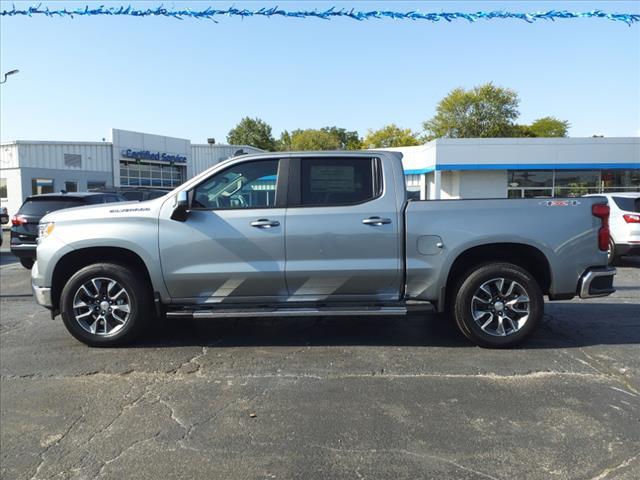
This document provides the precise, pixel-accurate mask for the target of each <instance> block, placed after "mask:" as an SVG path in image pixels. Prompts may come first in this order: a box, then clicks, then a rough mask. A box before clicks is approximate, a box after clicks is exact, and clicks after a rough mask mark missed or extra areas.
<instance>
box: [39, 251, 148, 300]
mask: <svg viewBox="0 0 640 480" xmlns="http://www.w3.org/2000/svg"><path fill="white" fill-rule="evenodd" d="M95 263H117V264H120V265H125V266H128V267H131V268H132V269H134V271H136V272H139V273H141V274H142V275H143V277H144V280H145V281H146V282H147V284H148V285H149V287H150V288H151V289H152V290H155V288H154V285H153V282H152V281H151V275H150V274H149V269H148V268H147V265H146V264H145V262H144V260H143V259H142V258H141V257H140V255H138V254H137V253H135V252H134V251H132V250H128V249H126V248H122V247H87V248H80V249H77V250H72V251H70V252H69V253H67V254H65V255H64V256H63V257H61V258H60V260H58V262H57V263H56V266H55V268H54V270H53V276H52V281H51V302H52V306H53V311H54V312H56V311H59V309H60V296H61V295H62V290H63V289H64V286H65V285H66V283H67V281H68V280H69V279H70V278H71V277H72V276H73V274H74V273H76V272H77V271H78V270H80V269H81V268H84V267H86V266H88V265H92V264H95Z"/></svg>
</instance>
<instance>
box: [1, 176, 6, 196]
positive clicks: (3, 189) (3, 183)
mask: <svg viewBox="0 0 640 480" xmlns="http://www.w3.org/2000/svg"><path fill="white" fill-rule="evenodd" d="M0 198H1V199H3V200H6V199H7V179H6V178H0Z"/></svg>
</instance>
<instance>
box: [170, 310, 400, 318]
mask: <svg viewBox="0 0 640 480" xmlns="http://www.w3.org/2000/svg"><path fill="white" fill-rule="evenodd" d="M406 314H407V309H406V308H405V307H371V308H276V309H273V308H271V309H270V308H261V309H230V308H224V309H222V308H221V309H215V310H213V309H208V310H204V309H198V310H174V311H169V312H167V317H168V318H237V317H254V318H255V317H344V316H363V315H369V316H387V315H406Z"/></svg>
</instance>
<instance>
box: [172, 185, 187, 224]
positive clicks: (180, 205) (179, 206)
mask: <svg viewBox="0 0 640 480" xmlns="http://www.w3.org/2000/svg"><path fill="white" fill-rule="evenodd" d="M188 208H189V195H188V194H187V192H185V191H182V192H178V194H177V195H176V196H175V202H174V204H173V213H172V214H171V220H177V221H179V222H184V221H185V220H186V219H187V217H188V216H189V210H188Z"/></svg>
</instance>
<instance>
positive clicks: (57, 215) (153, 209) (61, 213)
mask: <svg viewBox="0 0 640 480" xmlns="http://www.w3.org/2000/svg"><path fill="white" fill-rule="evenodd" d="M164 200H165V198H164V197H160V198H156V199H153V200H146V201H144V202H137V201H132V202H117V203H100V204H97V205H85V206H82V207H73V208H65V209H63V210H56V211H55V212H51V213H48V214H47V215H45V216H44V217H42V219H41V220H40V222H41V223H44V222H56V223H59V222H67V221H72V222H76V221H79V220H80V221H81V220H94V221H95V220H97V219H100V218H104V219H108V218H116V217H120V218H121V217H152V216H154V215H156V216H157V214H158V210H159V208H160V205H162V202H163V201H164Z"/></svg>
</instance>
